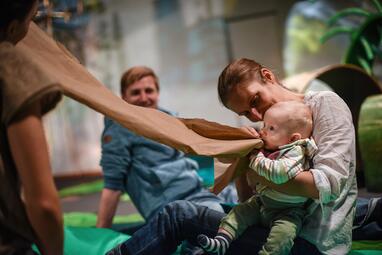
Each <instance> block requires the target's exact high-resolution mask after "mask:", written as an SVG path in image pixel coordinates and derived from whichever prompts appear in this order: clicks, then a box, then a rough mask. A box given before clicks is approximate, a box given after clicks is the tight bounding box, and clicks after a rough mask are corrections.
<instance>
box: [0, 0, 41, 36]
mask: <svg viewBox="0 0 382 255" xmlns="http://www.w3.org/2000/svg"><path fill="white" fill-rule="evenodd" d="M36 1H37V0H1V1H0V28H1V29H4V28H6V27H8V26H9V24H10V23H11V21H12V20H15V19H16V20H19V21H23V20H24V19H25V18H26V17H27V15H28V13H29V12H30V11H31V9H32V7H33V4H34V3H35V2H36Z"/></svg>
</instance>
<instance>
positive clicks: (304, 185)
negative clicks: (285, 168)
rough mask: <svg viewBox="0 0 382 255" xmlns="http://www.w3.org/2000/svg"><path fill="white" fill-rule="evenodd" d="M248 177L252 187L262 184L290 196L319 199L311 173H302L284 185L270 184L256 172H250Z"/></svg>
mask: <svg viewBox="0 0 382 255" xmlns="http://www.w3.org/2000/svg"><path fill="white" fill-rule="evenodd" d="M247 177H248V180H249V185H250V186H251V187H252V186H253V185H255V183H256V182H260V183H261V184H263V185H266V186H268V187H270V188H272V189H274V190H276V191H279V192H282V193H286V194H288V195H295V196H302V197H309V198H313V199H318V198H319V193H318V189H317V188H316V184H315V182H314V179H313V175H312V173H311V172H310V171H304V172H301V173H299V174H298V175H297V176H296V177H295V178H294V179H291V180H289V181H288V182H286V183H283V184H275V183H273V182H270V181H268V180H267V179H265V178H264V177H262V176H260V175H258V174H257V173H256V172H255V171H248V173H247Z"/></svg>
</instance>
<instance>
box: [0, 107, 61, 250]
mask: <svg viewBox="0 0 382 255" xmlns="http://www.w3.org/2000/svg"><path fill="white" fill-rule="evenodd" d="M7 135H8V140H9V145H10V148H11V153H12V156H13V159H14V161H15V164H16V168H17V171H18V173H19V176H20V180H21V185H22V192H23V196H24V203H25V207H26V212H27V215H28V218H29V221H30V222H31V224H32V227H33V229H34V231H35V232H36V234H37V237H38V243H37V245H38V247H39V250H40V251H41V253H42V254H53V255H60V254H63V223H62V216H61V208H60V201H59V197H58V194H57V190H56V188H55V185H54V182H53V177H52V172H51V167H50V162H49V154H48V148H47V143H46V138H45V135H44V129H43V125H42V120H41V110H40V106H39V103H35V104H34V105H31V106H30V107H28V109H27V110H26V111H25V112H24V113H23V115H22V116H18V117H17V119H16V120H14V121H13V122H11V124H10V125H9V126H8V128H7Z"/></svg>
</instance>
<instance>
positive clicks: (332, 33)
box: [320, 27, 354, 43]
mask: <svg viewBox="0 0 382 255" xmlns="http://www.w3.org/2000/svg"><path fill="white" fill-rule="evenodd" d="M353 31H354V29H353V28H351V27H334V28H331V29H330V30H329V31H328V32H326V33H325V34H324V35H323V36H322V37H321V38H320V42H321V43H325V42H326V41H327V40H329V39H330V38H331V37H333V36H336V35H338V34H344V33H347V34H351V33H353Z"/></svg>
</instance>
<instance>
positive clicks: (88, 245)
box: [33, 227, 130, 255]
mask: <svg viewBox="0 0 382 255" xmlns="http://www.w3.org/2000/svg"><path fill="white" fill-rule="evenodd" d="M64 235H65V240H64V255H77V254H95V255H96V254H105V253H106V252H107V251H109V250H110V249H112V248H113V247H115V246H116V245H117V244H119V243H122V242H124V241H126V240H127V239H129V238H130V236H128V235H125V234H122V233H118V232H115V231H113V230H110V229H104V228H78V227H65V229H64ZM33 248H34V250H35V251H36V252H38V250H37V249H36V246H34V247H33Z"/></svg>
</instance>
